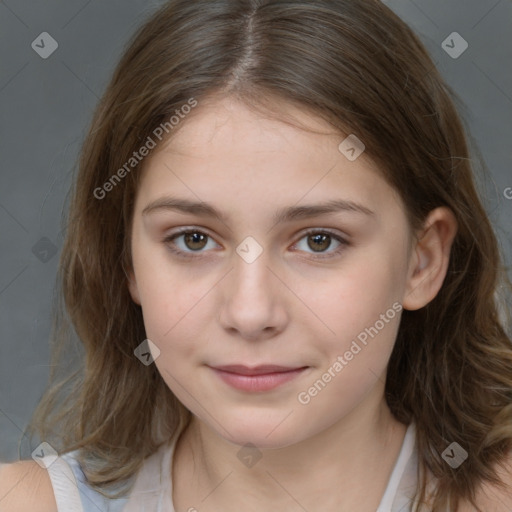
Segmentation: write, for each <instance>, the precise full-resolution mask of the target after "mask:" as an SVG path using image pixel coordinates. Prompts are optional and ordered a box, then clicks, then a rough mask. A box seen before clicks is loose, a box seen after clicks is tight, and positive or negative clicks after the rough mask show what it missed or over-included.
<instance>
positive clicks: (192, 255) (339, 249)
mask: <svg viewBox="0 0 512 512" xmlns="http://www.w3.org/2000/svg"><path fill="white" fill-rule="evenodd" d="M193 233H199V234H201V235H205V236H207V237H208V239H212V238H213V237H211V236H210V235H208V233H204V232H203V231H201V230H199V229H190V228H183V229H181V230H179V231H177V232H175V233H173V234H172V235H169V236H167V237H166V238H164V239H163V242H164V243H166V244H167V247H168V249H169V250H170V251H171V252H172V253H174V254H176V255H177V256H179V257H180V258H183V259H187V260H192V259H196V258H201V257H202V255H201V252H202V251H197V253H194V252H192V251H182V250H181V249H176V247H175V246H173V245H174V240H175V239H176V238H179V237H180V236H183V235H186V234H193ZM310 235H329V236H330V237H331V238H332V239H334V240H336V241H337V242H339V244H340V245H339V246H338V247H337V248H336V249H335V250H334V251H332V252H330V253H318V254H317V255H314V254H312V253H308V254H310V255H311V256H312V258H313V259H315V260H322V259H329V258H333V257H335V256H338V255H339V254H340V253H341V252H342V251H344V250H345V248H346V247H347V246H348V245H349V243H348V242H347V241H346V240H345V239H344V238H342V237H341V236H340V235H338V234H336V233H334V232H332V231H330V230H328V229H311V230H309V231H306V232H305V233H303V234H302V236H301V237H300V238H299V240H298V241H297V242H295V244H297V243H298V242H299V241H300V240H302V239H303V238H305V237H308V236H310ZM295 244H294V245H295ZM326 254H327V255H326Z"/></svg>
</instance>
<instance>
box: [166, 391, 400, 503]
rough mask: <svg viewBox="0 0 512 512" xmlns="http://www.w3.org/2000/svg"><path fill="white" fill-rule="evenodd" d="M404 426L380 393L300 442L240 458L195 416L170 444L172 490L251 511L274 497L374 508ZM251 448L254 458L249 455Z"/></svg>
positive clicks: (236, 448) (237, 448)
mask: <svg viewBox="0 0 512 512" xmlns="http://www.w3.org/2000/svg"><path fill="white" fill-rule="evenodd" d="M406 428H407V427H406V426H405V425H403V424H401V423H399V422H398V421H396V420H395V419H394V417H393V416H392V415H391V412H390V411H389V408H388V407H387V405H386V404H385V402H384V400H381V401H379V402H376V406H375V407H374V408H371V407H365V408H364V409H357V410H354V411H352V412H351V413H350V414H349V415H348V416H346V417H344V418H343V419H342V420H340V421H338V422H337V423H335V424H333V425H330V426H329V427H328V428H325V429H324V430H322V431H321V432H318V433H316V434H315V435H312V436H310V437H308V438H306V439H304V440H303V441H301V442H299V443H295V444H293V445H289V446H286V447H280V448H275V449H267V450H262V451H260V450H257V449H255V448H254V449H249V450H248V452H247V455H248V457H249V458H247V459H245V463H244V460H242V459H241V457H240V456H239V451H240V449H241V447H240V446H239V445H235V444H233V443H231V442H229V441H227V440H226V439H224V438H223V437H221V436H220V435H219V434H218V433H217V432H215V431H214V430H212V429H211V428H210V427H209V426H208V425H206V424H205V423H203V422H202V421H200V420H198V419H197V418H194V419H193V420H192V422H191V424H190V425H189V427H188V428H187V430H186V431H185V432H184V433H183V435H182V438H181V439H180V442H179V446H177V450H176V456H175V464H177V465H178V464H179V471H178V472H174V471H173V474H174V475H176V479H175V483H176V484H177V485H176V484H175V486H174V489H175V494H176V495H178V494H179V493H178V492H177V489H179V488H182V487H181V486H183V485H185V486H187V485H189V486H190V489H193V490H194V492H193V495H194V496H195V501H196V502H197V498H198V497H200V498H201V500H203V499H204V506H203V508H202V510H205V511H207V510H210V509H211V510H223V511H226V512H227V511H231V510H239V507H238V505H239V504H240V503H244V509H245V510H251V511H263V510H271V509H274V508H276V506H278V505H279V506H281V507H282V508H283V510H295V509H296V510H300V507H299V508H293V506H294V505H293V504H295V507H298V505H297V503H299V504H300V505H301V506H302V507H303V508H305V509H306V510H315V509H317V508H318V503H320V502H321V503H322V510H323V511H324V512H329V511H330V510H333V511H334V510H336V511H339V510H358V511H361V512H364V511H366V510H368V511H375V510H376V508H377V506H378V505H379V503H380V500H381V498H382V494H383V493H384V491H385V488H386V485H387V482H388V479H389V477H390V474H391V471H392V469H393V467H394V464H395V462H396V458H397V457H398V454H399V451H400V447H401V445H402V442H403V439H404V436H405V431H406ZM260 455H261V458H259V456H260ZM251 456H252V457H256V458H259V460H257V462H256V463H254V461H255V460H256V459H252V460H251V459H250V457H251ZM178 460H179V461H180V462H178ZM253 463H254V464H253ZM185 482H188V484H187V483H185ZM185 494H186V493H183V498H184V497H185ZM206 497H207V498H206ZM319 500H320V501H319ZM178 501H179V498H175V502H176V505H181V504H180V503H178ZM187 503H188V504H187ZM187 503H184V504H183V508H184V509H185V510H187V509H188V508H189V507H190V501H188V502H187ZM206 505H208V507H206ZM198 506H199V502H198ZM230 507H232V508H230Z"/></svg>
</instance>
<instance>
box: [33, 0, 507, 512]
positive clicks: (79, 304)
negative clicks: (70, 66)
mask: <svg viewBox="0 0 512 512" xmlns="http://www.w3.org/2000/svg"><path fill="white" fill-rule="evenodd" d="M215 95H218V96H219V97H221V96H223V95H224V96H231V97H234V98H236V99H238V100H240V101H243V102H244V103H245V104H247V105H248V106H249V107H251V108H253V109H257V110H259V111H261V112H265V113H266V114H268V115H269V116H277V117H280V116H281V114H282V119H283V120H284V119H285V113H284V110H283V112H281V111H280V107H279V106H280V105H287V104H288V105H290V104H294V105H297V106H300V108H301V109H302V110H303V111H307V112H311V113H312V114H314V115H316V116H320V117H321V118H323V119H325V120H326V121H327V122H328V123H329V124H330V125H331V126H333V127H334V128H335V129H336V130H338V131H339V133H340V134H342V133H347V128H349V129H350V131H351V132H353V133H356V134H357V136H358V137H359V138H360V139H361V140H363V141H364V143H365V145H366V154H367V155H368V156H370V157H371V158H372V159H373V160H374V161H375V162H376V163H377V164H378V165H379V167H380V170H381V172H382V175H383V176H384V178H385V179H386V180H387V181H388V182H389V183H390V184H391V185H392V186H393V187H394V188H395V189H396V190H397V191H398V193H399V194H400V196H401V198H402V200H403V202H404V204H405V208H406V211H407V215H408V218H409V221H410V225H411V227H412V228H419V227H420V226H421V225H422V223H423V221H424V220H425V219H426V216H427V214H428V213H429V212H430V211H431V210H432V209H433V208H436V207H438V206H447V207H449V208H450V209H451V210H452V211H453V212H454V214H455V216H456V219H457V222H458V233H457V235H456V238H455V241H454V244H453V246H452V252H451V258H450V264H449V268H448V272H447V275H446V278H445V280H444V283H443V286H442V288H441V290H440V291H439V293H438V295H437V296H436V298H435V299H434V300H432V301H431V302H430V303H429V304H428V305H427V306H425V307H424V308H422V309H420V310H417V311H404V312H403V316H402V319H401V324H400V328H399V332H398V335H397V339H396V343H395V346H394V349H393V352H392V355H391V358H390V361H389V366H388V369H387V380H386V389H385V397H386V400H387V403H388V405H389V407H390V409H391V412H392V413H393V415H394V416H395V417H396V418H397V420H399V421H400V422H403V423H404V424H409V423H411V422H412V421H414V422H415V424H416V436H417V447H418V461H419V467H418V489H417V494H416V497H417V498H418V505H417V507H416V508H415V509H416V510H419V508H418V507H419V506H420V505H419V504H420V503H423V502H424V500H425V499H426V497H427V494H428V492H427V491H428V487H427V478H426V475H427V472H426V470H428V471H430V473H432V474H433V475H434V477H435V478H436V489H435V495H434V496H433V502H432V508H431V510H433V511H442V510H443V511H444V509H445V507H446V506H448V507H449V509H450V510H453V511H456V510H457V507H458V506H459V501H460V500H462V499H464V500H469V501H470V502H471V503H473V505H475V503H474V499H475V496H476V494H475V493H476V490H477V488H478V486H479V485H480V484H482V483H483V482H484V481H489V482H492V483H495V484H500V480H499V478H498V472H497V467H498V466H499V465H501V464H503V463H504V458H505V455H506V454H507V453H508V452H509V451H510V450H511V449H512V343H511V340H510V330H509V327H508V326H509V319H505V318H504V317H503V316H502V315H501V314H500V311H501V312H502V311H504V310H505V309H508V308H507V307H506V305H505V307H503V306H500V304H506V303H502V302H500V301H499V300H498V293H497V292H498V291H500V290H501V291H503V290H508V291H509V290H510V282H509V280H508V277H507V275H506V272H505V270H504V268H503V265H502V257H501V255H500V250H499V246H498V243H497V238H496V235H495V233H494V232H493V228H492V226H491V224H490V221H489V219H488V216H487V214H486V211H485V208H484V206H483V204H482V202H481V200H480V198H479V196H478V194H477V191H476V188H475V177H474V175H473V171H474V170H478V171H481V170H482V169H483V164H482V163H481V159H480V158H479V157H478V156H476V155H477V153H476V152H474V151H471V152H470V145H469V141H470V140H471V139H470V138H469V135H468V130H466V128H465V125H464V124H463V122H462V121H461V117H460V116H459V114H458V106H457V103H456V101H457V100H456V97H455V95H454V93H453V92H452V91H451V90H450V88H449V87H448V86H447V84H446V83H445V82H444V80H443V79H442V77H441V76H440V74H439V72H438V70H437V69H436V67H435V65H434V64H433V62H432V60H431V58H430V57H429V55H428V53H427V51H426V50H425V48H424V46H423V45H422V43H421V42H420V40H419V39H418V38H417V36H416V35H415V34H414V33H413V32H412V30H411V29H410V28H409V27H408V26H407V25H406V24H405V23H404V22H403V21H401V20H400V19H399V18H398V17H397V16H396V15H395V14H394V13H393V12H392V11H391V10H390V9H389V8H387V7H386V6H385V5H383V4H382V3H381V2H379V1H374V0H310V1H305V0H194V1H190V0H170V1H168V2H166V3H165V4H164V5H163V6H162V7H161V8H159V9H158V11H157V12H155V13H154V14H153V15H152V16H151V17H150V19H149V21H147V22H146V23H145V24H144V25H143V26H142V27H141V28H140V29H139V30H138V32H137V34H135V36H134V38H133V39H132V41H131V42H130V44H129V45H128V47H127V49H126V51H125V53H124V55H123V56H122V58H121V60H120V62H119V64H118V66H117V68H116V69H115V71H114V74H113V76H112V78H111V81H110V83H109V85H108V87H107V89H106V91H105V93H104V95H103V97H102V99H101V101H100V102H99V105H98V107H97V109H96V111H95V114H94V117H93V120H92V124H91V126H90V129H89V132H88V135H87V137H86V139H85V142H84V144H83V147H82V151H81V155H80V160H79V170H78V173H77V175H76V177H75V179H74V182H73V186H72V195H71V201H70V205H69V212H68V215H67V218H66V224H65V228H66V238H65V243H64V247H63V250H62V253H61V259H60V267H59V272H58V276H57V282H56V283H57V290H58V296H57V300H56V304H55V309H54V316H53V318H54V323H53V335H52V340H51V343H52V361H51V374H50V381H49V383H48V387H47V389H46V390H45V393H44V395H43V397H42V400H41V401H40V403H39V405H38V407H37V408H36V411H35V412H34V415H33V417H32V421H31V423H30V425H29V427H28V432H29V433H30V434H31V435H33V433H34V432H37V433H38V435H39V437H40V438H41V439H43V440H46V441H47V442H49V443H50V444H52V446H54V447H55V448H56V449H57V450H58V452H60V453H63V452H68V451H72V450H78V453H79V461H80V463H81V464H82V468H83V470H84V473H85V475H86V477H87V480H88V482H89V483H90V484H91V485H93V486H95V487H96V488H97V489H98V490H100V492H102V493H103V494H104V495H106V496H112V497H117V496H119V495H120V494H121V493H123V492H125V490H126V488H125V487H122V490H121V491H119V485H120V484H123V482H124V483H125V484H126V482H132V481H133V480H132V478H133V477H134V475H135V474H136V472H137V471H138V470H139V469H140V467H141V465H142V464H143V461H144V459H145V458H146V457H148V456H149V455H151V454H152V453H154V452H155V451H156V450H157V449H158V447H159V446H161V444H162V443H164V442H165V441H168V440H169V439H170V438H172V437H173V436H176V435H178V433H179V432H181V431H182V429H184V428H185V427H186V425H187V424H188V422H189V421H190V418H191V413H190V411H188V410H187V409H186V408H185V407H184V406H183V405H182V404H181V403H180V402H179V401H178V400H177V398H176V397H175V396H174V395H173V393H172V392H171V391H170V389H169V388H168V387H167V385H166V384H165V382H164V380H163V379H162V377H161V376H160V374H159V372H158V370H157V368H156V366H155V365H154V364H151V365H149V366H146V365H144V364H141V362H140V361H139V360H138V358H137V357H135V355H134V350H135V348H136V347H137V346H138V345H139V344H140V343H141V342H142V341H143V340H144V339H145V338H146V334H145V329H144V323H143V317H142V312H141V308H140V306H139V305H137V304H135V303H134V302H133V300H132V299H131V296H130V294H129V290H128V284H127V283H128V281H127V279H128V278H127V274H128V271H129V270H130V269H131V268H132V262H131V254H130V232H131V223H132V215H133V206H134V198H135V193H136V191H137V186H138V181H139V177H140V170H141V168H142V166H143V165H144V161H142V162H141V163H139V164H137V165H135V166H133V169H132V170H131V171H130V172H127V173H125V174H126V175H125V176H124V177H123V179H122V180H121V181H120V182H119V183H118V182H116V183H115V184H114V185H113V186H111V187H109V189H110V190H109V192H108V194H106V196H105V197H103V198H100V199H99V198H98V192H96V194H95V191H97V190H98V189H101V188H102V187H103V190H105V189H106V187H105V183H107V182H108V181H109V180H111V178H112V175H113V174H114V173H116V171H117V170H118V169H120V168H122V167H123V165H125V164H126V162H127V161H129V159H130V158H131V157H132V155H133V152H134V151H137V150H138V149H140V147H141V145H142V144H143V143H144V142H145V141H146V140H147V138H148V137H150V136H152V137H153V138H154V135H152V134H154V130H155V129H157V128H158V127H159V126H161V123H165V122H166V121H168V120H169V118H170V116H171V115H173V114H174V113H175V112H176V110H178V111H179V110H180V109H181V108H182V106H183V105H185V104H187V102H189V100H190V99H191V98H194V99H195V101H197V102H198V103H199V105H200V104H201V101H202V100H204V99H206V98H208V97H212V96H215ZM191 115H194V114H191ZM186 121H187V120H186V118H185V119H184V120H182V121H180V124H179V125H178V126H176V129H174V130H172V131H170V132H169V134H168V135H167V137H172V135H173V134H174V133H176V132H177V131H178V130H179V128H180V126H183V125H184V123H186ZM288 121H289V120H287V121H286V122H288ZM349 133H350V132H349ZM110 183H112V181H111V182H110ZM508 291H507V293H508ZM70 348H71V349H72V350H69V349H70ZM73 366H75V367H74V368H73ZM454 441H456V442H458V443H459V444H460V445H461V446H462V447H464V448H465V450H466V451H467V452H468V453H469V458H468V459H467V460H466V461H465V462H464V463H463V464H462V465H461V466H459V467H458V468H457V469H453V468H451V467H450V466H449V465H448V464H447V463H446V462H445V461H444V460H443V458H442V457H441V453H442V452H443V450H444V449H445V448H446V446H448V445H449V444H450V443H451V442H454ZM123 485H124V484H123ZM113 491H116V492H115V493H113ZM475 506H476V505H475Z"/></svg>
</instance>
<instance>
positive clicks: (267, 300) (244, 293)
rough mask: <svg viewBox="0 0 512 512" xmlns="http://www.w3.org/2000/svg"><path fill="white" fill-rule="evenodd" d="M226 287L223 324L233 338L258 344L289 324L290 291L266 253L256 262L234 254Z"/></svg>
mask: <svg viewBox="0 0 512 512" xmlns="http://www.w3.org/2000/svg"><path fill="white" fill-rule="evenodd" d="M233 265H234V268H233V270H232V271H231V272H229V274H228V275H227V276H226V279H224V280H223V281H224V282H223V286H222V289H221V290H222V291H221V294H222V299H221V306H220V314H219V321H220V323H221V326H222V327H223V328H224V329H225V330H226V331H228V332H229V333H230V334H231V335H236V336H238V337H239V338H243V339H246V340H251V341H256V340H264V339H268V338H271V337H273V336H276V335H277V334H278V333H280V332H282V331H283V330H284V329H285V327H286V324H287V322H288V312H287V307H286V304H285V302H286V300H287V298H286V295H285V292H286V288H285V287H284V286H283V284H282V282H281V281H280V280H279V279H278V278H277V277H276V275H275V274H276V272H275V270H274V269H271V268H270V267H269V261H268V259H267V257H266V254H265V251H263V253H262V254H261V255H260V256H259V257H258V258H257V259H256V260H255V261H253V262H252V263H247V262H246V261H244V260H243V259H242V258H241V257H239V256H238V255H236V254H235V255H234V262H233Z"/></svg>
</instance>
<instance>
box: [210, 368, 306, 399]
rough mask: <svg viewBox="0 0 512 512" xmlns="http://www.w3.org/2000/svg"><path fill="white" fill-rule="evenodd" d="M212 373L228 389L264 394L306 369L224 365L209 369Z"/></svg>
mask: <svg viewBox="0 0 512 512" xmlns="http://www.w3.org/2000/svg"><path fill="white" fill-rule="evenodd" d="M210 368H211V369H212V370H213V371H214V373H215V374H216V375H217V376H218V377H219V378H220V379H221V380H222V381H223V382H224V383H225V384H228V385H229V386H230V387H232V388H235V389H237V390H239V391H244V392H253V393H254V392H265V391H271V390H273V389H275V388H277V387H280V386H282V385H284V384H286V383H287V382H290V381H291V380H293V379H295V378H297V377H298V376H300V375H301V374H302V373H303V372H305V371H306V370H307V369H308V367H307V366H302V367H289V366H277V365H260V366H254V367H248V366H245V365H225V366H216V367H210Z"/></svg>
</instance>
